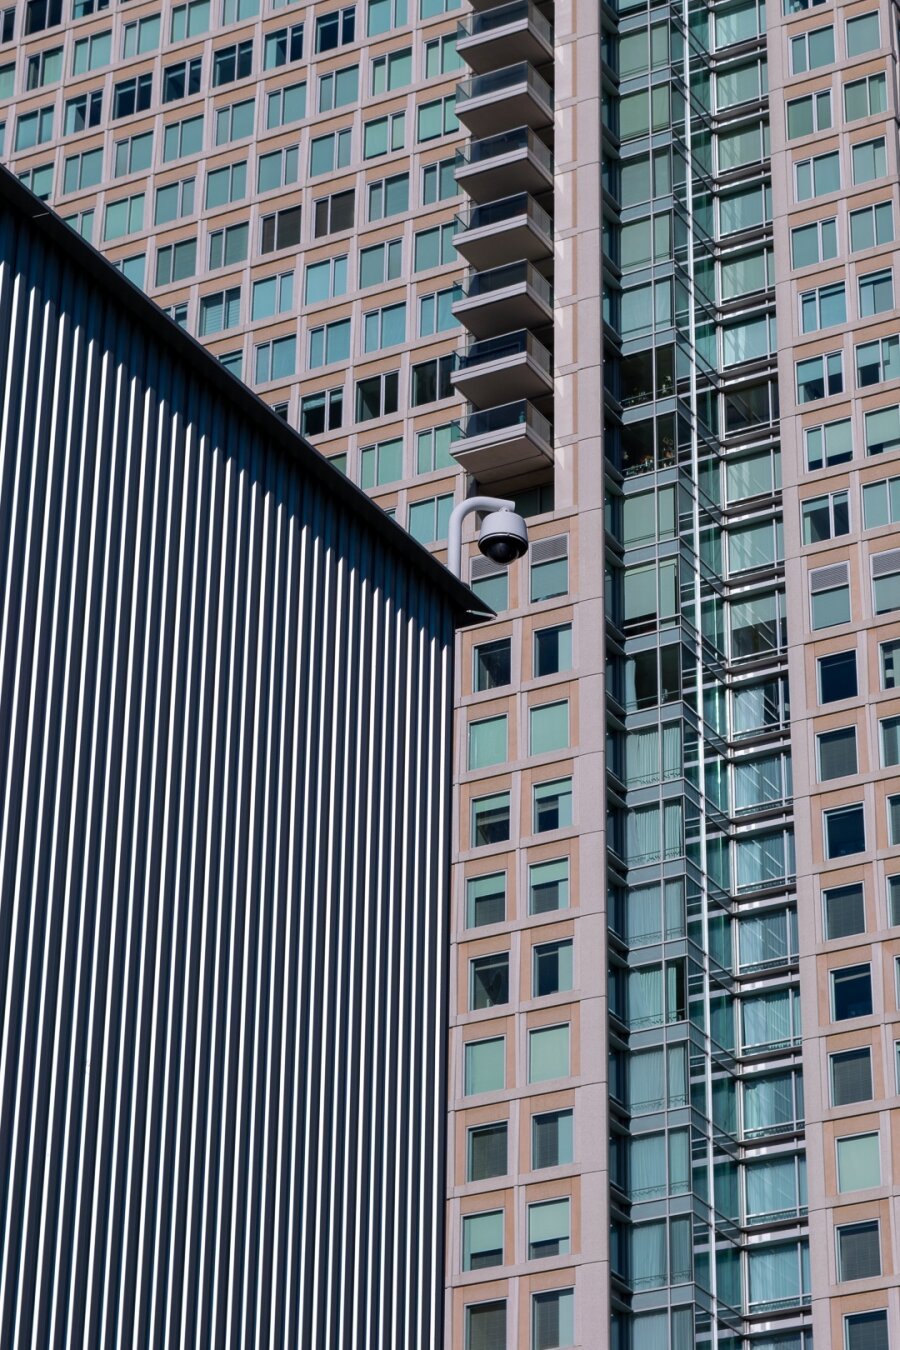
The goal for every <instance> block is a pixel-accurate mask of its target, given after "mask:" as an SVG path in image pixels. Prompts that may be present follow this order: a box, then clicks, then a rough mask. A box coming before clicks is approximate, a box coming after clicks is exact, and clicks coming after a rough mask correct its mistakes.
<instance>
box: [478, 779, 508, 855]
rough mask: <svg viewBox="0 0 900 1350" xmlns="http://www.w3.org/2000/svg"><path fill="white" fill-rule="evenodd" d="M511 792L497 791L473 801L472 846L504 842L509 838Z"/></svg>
mask: <svg viewBox="0 0 900 1350" xmlns="http://www.w3.org/2000/svg"><path fill="white" fill-rule="evenodd" d="M509 827H510V817H509V793H508V792H495V793H494V794H493V795H492V796H490V797H476V798H475V800H474V801H473V802H472V847H473V848H480V847H481V846H482V845H483V844H502V843H503V842H504V841H505V840H507V839H508V838H509Z"/></svg>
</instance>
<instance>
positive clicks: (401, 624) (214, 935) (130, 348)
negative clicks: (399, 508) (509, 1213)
mask: <svg viewBox="0 0 900 1350" xmlns="http://www.w3.org/2000/svg"><path fill="white" fill-rule="evenodd" d="M0 172H2V171H0ZM0 381H2V384H0V888H2V891H0V1092H2V1097H0V1345H3V1346H15V1347H17V1350H23V1348H24V1347H44V1346H52V1347H54V1350H55V1347H61V1346H73V1347H82V1346H91V1347H94V1346H110V1347H112V1346H121V1347H135V1346H154V1347H155V1346H166V1347H173V1346H187V1347H194V1346H196V1347H201V1346H216V1347H218V1346H227V1347H232V1346H240V1347H250V1346H260V1347H262V1346H265V1347H273V1348H274V1347H287V1346H290V1347H303V1350H320V1348H321V1350H330V1348H331V1347H336V1348H339V1350H350V1348H351V1347H352V1348H353V1350H357V1348H358V1350H369V1348H370V1347H387V1348H389V1350H395V1348H396V1350H401V1348H402V1350H413V1348H414V1347H432V1346H437V1345H438V1344H439V1341H440V1335H441V1332H440V1308H441V1287H442V1278H443V1195H444V1177H443V1161H442V1154H443V1147H444V1130H445V1123H444V1072H445V1056H444V1035H445V1014H446V1007H445V1004H446V980H447V970H446V955H445V952H446V925H447V904H448V898H447V876H448V857H449V837H448V823H449V802H450V797H449V773H450V754H449V744H448V741H449V734H450V709H451V700H452V668H451V667H452V641H453V631H454V626H455V624H456V623H457V622H459V621H460V618H461V616H462V615H463V613H464V611H465V610H466V608H467V607H468V606H470V605H471V606H475V605H477V602H476V601H475V598H474V597H473V596H472V595H471V593H470V592H468V591H466V590H465V588H463V587H462V586H460V585H458V584H457V583H455V582H453V581H452V580H451V579H450V578H448V577H447V575H446V573H444V572H443V569H440V568H439V566H438V564H437V563H436V562H434V560H433V559H431V558H430V557H429V556H428V555H427V554H426V553H425V552H424V551H423V550H421V549H419V548H418V546H417V545H415V544H414V543H412V542H411V541H409V540H408V539H407V537H406V536H405V535H404V534H403V533H402V531H400V530H399V529H398V528H397V527H395V526H394V525H393V524H392V522H390V521H388V520H386V519H385V518H384V517H383V516H382V515H381V513H380V512H379V511H378V508H377V507H375V506H373V505H372V504H371V503H370V502H368V500H367V499H365V498H364V497H363V496H362V495H361V494H359V493H357V492H356V490H355V489H353V488H352V487H351V486H350V485H348V484H346V483H345V482H344V481H343V480H342V479H341V477H340V475H339V474H337V473H336V472H334V471H332V469H331V467H330V466H328V465H325V464H324V463H323V462H322V461H321V460H320V459H319V457H318V456H316V455H315V452H314V451H312V450H310V449H309V448H308V447H306V446H305V445H303V443H302V442H300V441H299V440H298V439H297V438H296V437H294V436H293V435H292V433H291V432H290V431H289V430H288V429H287V428H284V427H282V425H281V424H280V423H279V422H278V419H277V418H275V417H274V415H270V414H269V413H268V411H267V410H265V409H264V408H263V406H262V405H261V404H260V403H259V402H258V401H257V400H256V399H255V398H254V397H253V395H251V394H249V393H248V392H246V391H245V390H244V389H243V387H242V386H239V385H238V382H237V381H234V380H232V379H231V377H230V376H229V375H227V373H226V372H223V371H221V370H220V369H219V367H218V364H217V363H216V362H215V361H214V360H213V359H212V358H211V357H209V355H208V354H207V353H204V352H202V351H201V349H200V348H199V347H197V346H196V344H194V343H193V342H192V341H191V339H190V338H188V337H186V336H185V335H184V334H182V333H180V332H179V331H178V330H176V329H175V328H174V326H173V325H170V324H169V323H168V321H167V320H166V319H164V318H163V317H162V316H160V315H159V313H158V311H155V309H154V307H153V306H151V305H150V303H149V302H148V301H145V300H144V299H143V297H141V296H140V295H139V294H138V293H137V292H136V291H134V290H133V289H132V288H130V287H129V285H128V283H127V282H125V281H124V280H122V279H121V278H120V277H119V276H118V274H116V273H114V272H113V271H112V270H111V269H110V268H109V267H108V266H107V265H106V264H105V263H104V262H103V261H102V260H101V259H100V258H99V255H96V254H94V253H93V251H92V250H90V249H88V248H87V246H85V245H83V244H82V242H81V241H80V240H79V239H77V238H76V237H75V236H74V235H70V233H69V231H68V229H67V227H65V226H63V225H61V224H59V223H58V222H57V221H56V220H55V219H53V218H52V217H48V216H47V213H46V208H45V207H44V206H43V205H42V204H41V203H39V202H37V201H36V200H35V199H34V198H31V197H30V196H29V194H27V193H25V192H24V190H23V189H21V188H20V187H19V185H18V184H16V183H15V182H14V180H12V179H10V177H9V176H8V175H7V174H5V172H2V177H0Z"/></svg>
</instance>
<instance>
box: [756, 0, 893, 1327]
mask: <svg viewBox="0 0 900 1350" xmlns="http://www.w3.org/2000/svg"><path fill="white" fill-rule="evenodd" d="M874 14H877V15H878V19H879V22H880V35H879V40H878V42H877V43H876V44H875V45H874V48H873V49H872V50H867V51H865V52H864V53H860V54H858V55H854V54H853V52H852V51H851V50H850V49H849V46H848V43H849V42H850V40H851V39H850V38H849V36H848V27H847V25H848V24H851V23H852V22H853V21H854V20H857V19H859V18H861V17H862V18H864V17H865V16H871V15H874ZM770 16H771V18H770V33H769V79H770V96H771V109H772V114H771V120H772V163H773V214H774V247H775V266H776V285H777V314H778V325H779V347H780V356H779V385H780V391H781V412H782V423H781V428H782V462H783V471H784V535H785V574H786V580H787V603H788V614H789V625H788V632H789V641H790V657H789V661H790V687H791V714H792V736H791V746H792V759H793V773H794V818H795V834H796V851H797V911H798V921H799V947H800V986H801V1007H802V1025H803V1073H804V1093H805V1105H806V1157H807V1170H808V1177H809V1243H810V1268H811V1272H812V1286H811V1288H812V1328H813V1343H814V1345H815V1346H816V1347H819V1346H828V1347H834V1348H835V1350H845V1347H847V1346H848V1345H849V1344H851V1341H850V1340H849V1338H850V1337H851V1336H852V1335H853V1334H854V1332H853V1326H852V1325H851V1324H848V1323H847V1321H846V1319H847V1317H848V1316H849V1315H852V1314H858V1313H862V1312H867V1311H870V1310H878V1309H886V1310H887V1314H888V1316H887V1326H888V1335H889V1339H890V1344H891V1345H893V1344H894V1342H895V1340H896V1339H897V1337H898V1335H900V1279H898V1251H900V1248H898V1240H900V1238H898V1231H897V1222H898V1214H900V1211H898V1209H897V1195H898V1191H900V1172H898V1170H897V1157H898V1154H897V1138H896V1136H897V1128H898V1120H900V1114H898V1104H900V1098H898V1091H900V1078H898V1073H900V1061H898V1051H897V1042H898V1040H900V1022H898V1020H897V1019H898V1011H900V1003H898V993H900V988H898V985H897V980H896V968H895V965H894V961H895V956H896V954H897V952H898V951H900V942H898V939H897V937H896V932H897V930H896V927H895V925H896V923H897V922H898V921H900V913H897V912H896V911H895V912H894V913H893V914H892V912H891V908H890V899H889V891H888V884H887V878H888V876H890V875H891V874H892V873H894V872H896V870H897V851H896V843H900V840H897V841H895V843H894V844H892V843H891V841H890V839H889V828H888V825H889V822H888V815H887V812H888V807H887V798H888V797H889V796H890V795H891V793H893V792H896V791H897V789H898V786H900V779H898V776H897V769H896V767H895V766H891V765H890V764H888V763H886V761H885V759H884V756H883V751H882V743H881V735H880V732H879V721H880V719H881V718H883V717H885V716H889V715H890V714H892V713H895V712H896V710H897V706H898V702H897V696H896V691H893V690H891V689H888V688H885V687H884V682H883V679H882V677H881V672H880V661H879V644H880V643H883V642H885V641H889V640H891V639H892V638H893V637H895V636H896V634H897V632H898V624H897V621H896V616H895V615H893V614H890V613H885V614H884V615H883V616H881V615H879V614H877V613H876V612H875V609H874V604H873V581H872V570H871V569H872V560H873V558H874V557H875V556H876V555H878V554H879V553H881V552H883V551H884V550H889V549H891V548H892V547H896V546H897V543H898V538H900V536H898V529H897V525H896V524H885V525H883V526H876V527H871V526H869V525H867V523H866V518H865V510H866V508H865V506H864V496H863V493H864V488H865V486H866V485H867V484H870V483H873V482H876V481H878V480H881V479H884V478H888V477H890V476H891V464H892V462H894V460H895V458H896V457H895V456H894V455H891V454H886V455H885V456H884V457H883V458H878V459H872V458H871V457H870V455H871V453H872V451H871V450H868V451H867V423H866V416H867V414H869V413H871V412H872V411H874V410H878V409H883V408H888V407H892V406H896V405H897V402H898V397H900V396H898V392H897V391H898V388H900V385H898V383H897V377H898V375H900V371H897V372H894V373H893V375H890V374H889V375H887V376H885V375H882V377H881V378H880V379H878V380H877V381H876V382H874V383H872V384H871V385H869V384H865V383H863V382H862V381H861V379H860V371H859V370H858V369H857V347H858V344H861V343H868V342H873V341H875V340H876V339H879V338H882V337H888V336H890V335H891V334H896V333H897V331H898V328H900V320H898V305H897V302H898V300H900V294H898V295H895V294H894V293H893V291H892V292H891V294H890V296H889V300H888V302H887V303H886V305H885V308H884V311H883V312H880V313H878V314H871V313H866V308H867V306H866V303H865V300H864V297H863V296H862V295H861V292H860V280H861V279H864V278H866V277H868V276H870V275H871V274H873V273H876V272H878V271H879V270H882V269H883V270H885V271H886V273H887V276H888V277H891V278H893V286H894V287H896V286H897V281H896V266H897V261H898V256H900V253H898V249H897V244H896V238H897V237H898V235H897V225H896V223H895V224H894V227H893V229H892V230H891V237H890V238H889V239H885V241H884V242H883V243H878V242H877V241H876V240H872V241H871V243H870V244H869V246H868V247H867V246H865V245H864V243H863V244H861V242H860V240H859V239H854V237H853V234H852V232H851V231H852V230H853V229H855V225H854V222H855V221H858V220H860V219H861V217H860V215H858V214H857V215H854V213H861V212H862V211H863V209H864V208H874V207H876V206H877V205H878V204H883V203H887V204H889V210H890V212H891V214H892V218H893V220H894V222H896V221H897V219H898V215H897V211H898V202H900V189H898V167H897V148H898V137H897V108H898V104H897V97H898V95H897V89H898V78H897V57H898V50H897V26H896V11H895V10H894V8H893V7H892V6H889V5H871V4H859V3H856V4H843V5H836V6H830V5H829V6H819V7H816V8H814V9H811V10H809V11H806V12H803V13H797V14H794V15H791V16H789V17H782V16H781V15H779V14H778V13H777V12H774V11H773V10H772V9H771V7H770ZM826 23H827V24H833V26H834V42H835V53H834V54H835V60H834V62H833V63H830V64H828V65H827V66H825V67H824V68H822V69H821V70H816V71H815V72H812V73H811V74H809V75H808V76H804V77H797V76H794V75H792V74H791V72H790V45H789V44H790V43H791V40H792V39H793V38H795V37H796V36H798V35H800V34H802V33H804V32H807V31H812V30H815V29H817V28H821V27H822V26H823V25H825V24H826ZM873 75H875V76H879V75H883V76H884V77H885V84H886V89H887V97H886V100H885V106H884V110H883V111H877V110H873V111H872V113H871V114H870V115H869V116H863V117H858V116H856V117H852V118H851V117H849V116H848V114H849V113H850V112H851V109H850V108H849V107H848V103H847V99H848V97H850V96H848V94H847V92H846V91H847V86H848V84H850V83H851V82H854V81H860V80H862V79H864V78H866V77H871V76H873ZM816 91H824V92H827V93H829V94H830V99H831V107H832V109H833V112H832V121H833V127H832V128H831V129H829V130H827V131H824V132H822V133H820V134H816V135H813V136H811V137H806V138H803V137H795V138H790V136H789V128H788V126H787V123H786V104H787V101H788V100H790V99H793V98H795V97H797V96H800V95H803V94H806V93H809V92H816ZM880 138H883V140H884V162H883V166H881V165H879V166H878V167H879V168H882V171H881V172H877V173H875V174H874V175H871V176H870V174H869V170H868V168H866V167H864V166H862V164H861V163H858V162H857V161H856V160H855V158H854V147H857V146H859V145H861V144H864V143H866V142H871V141H877V140H879V139H880ZM831 151H834V152H836V153H837V155H838V156H839V161H840V187H839V188H838V189H837V190H835V191H833V192H831V193H825V194H823V195H821V196H817V197H815V199H814V200H807V201H798V199H797V197H798V193H797V179H796V172H797V170H796V165H797V163H798V162H799V161H802V160H804V159H805V158H807V157H809V156H810V155H812V154H815V155H819V154H822V153H823V152H824V153H829V152H831ZM827 220H836V229H837V256H836V257H835V258H834V260H833V262H830V263H828V264H827V265H822V266H820V267H813V268H810V267H802V268H799V269H798V268H795V267H794V266H793V264H792V236H791V231H792V230H793V229H796V228H797V227H798V226H802V225H804V224H806V223H807V222H811V221H827ZM835 282H837V283H842V284H844V286H845V288H846V304H847V319H846V323H843V324H841V325H840V326H839V327H838V328H833V329H831V330H830V331H829V332H828V333H827V334H826V333H822V334H816V335H812V334H809V335H805V334H804V333H803V332H802V331H801V313H802V311H801V300H800V296H801V294H803V293H804V292H806V291H808V289H809V288H810V287H813V286H815V287H818V286H820V285H826V284H828V283H835ZM826 352H827V353H831V352H840V353H841V354H842V357H843V389H842V391H841V392H835V393H834V394H832V395H830V396H826V397H825V398H819V399H814V400H812V401H811V402H808V403H799V402H798V396H797V372H796V363H797V362H798V361H801V360H803V359H805V358H806V357H808V356H812V355H818V354H819V353H826ZM844 419H849V422H850V438H849V439H850V444H851V445H852V454H850V455H848V456H846V458H841V459H839V461H838V462H836V463H833V464H828V463H825V464H817V463H816V462H815V461H814V460H813V461H812V462H811V461H810V457H809V441H808V437H809V433H810V432H811V431H812V432H813V435H814V436H815V434H816V432H815V429H816V428H818V427H820V426H822V425H823V424H825V423H833V422H838V421H841V420H844ZM833 493H839V494H840V493H843V494H846V500H847V502H848V506H849V532H848V533H843V534H840V535H836V536H834V537H832V538H830V539H824V540H822V541H820V542H812V541H811V540H810V539H809V537H808V536H807V537H804V528H803V519H802V511H803V504H804V503H805V502H809V501H810V500H812V499H815V498H821V497H823V496H824V495H825V494H833ZM833 565H837V566H841V565H846V566H847V571H848V575H847V584H848V585H849V611H848V613H847V616H846V621H845V622H839V623H838V624H836V625H834V624H832V625H828V626H825V627H819V628H817V627H815V626H814V624H815V622H816V619H815V615H814V612H813V610H812V607H811V605H812V590H811V585H814V584H815V583H814V581H813V579H812V578H811V573H812V572H814V569H818V568H824V567H829V566H833ZM840 653H848V654H853V655H855V659H856V684H857V689H856V692H855V693H852V692H850V693H849V694H848V695H847V696H845V697H841V698H838V699H826V698H825V697H823V688H822V683H821V680H822V674H821V668H820V664H819V663H820V661H821V660H822V658H828V657H829V656H833V655H835V654H840ZM826 678H827V677H826ZM824 692H826V693H827V691H824ZM851 728H852V729H853V730H855V744H856V765H855V768H854V767H853V766H852V765H849V764H848V765H847V769H848V772H847V776H846V777H837V778H830V777H827V778H826V777H825V773H827V772H828V770H827V768H826V769H825V770H824V771H823V765H822V761H821V742H820V741H819V739H818V738H819V737H821V736H822V734H823V733H825V734H826V735H827V734H828V733H830V732H835V731H839V730H841V729H851ZM857 803H861V804H862V806H863V823H864V839H863V840H861V843H862V847H861V848H860V849H859V851H858V852H856V851H854V852H850V853H848V854H846V855H844V856H837V857H835V856H829V854H830V853H833V850H830V849H829V843H828V837H827V828H828V827H827V821H828V819H829V817H828V816H827V815H826V813H827V812H830V811H833V810H834V809H835V808H840V807H844V806H847V805H851V804H853V805H855V804H857ZM856 886H861V887H862V914H863V916H864V917H863V918H862V919H861V920H860V921H857V923H854V924H851V925H850V927H851V928H853V929H856V930H857V931H853V932H850V933H847V934H846V935H837V936H835V935H834V934H831V935H830V934H829V928H828V922H829V920H828V917H827V913H826V909H825V905H826V896H829V897H830V896H831V894H832V893H833V892H835V891H836V890H837V889H838V888H851V887H856ZM854 967H858V968H860V969H868V970H869V971H870V972H871V1013H870V1014H869V1015H859V1016H851V1017H849V1018H848V1017H847V1015H846V1013H845V1012H842V1009H841V1008H840V1007H838V1006H836V1004H835V997H836V994H835V984H834V975H835V972H838V973H839V972H841V971H843V970H845V969H852V968H854ZM840 978H841V976H840V974H838V979H840ZM851 1011H853V1009H851ZM866 1049H868V1051H869V1063H870V1067H871V1086H870V1090H869V1091H868V1092H866V1090H865V1088H864V1087H863V1088H862V1089H860V1092H859V1099H858V1100H855V1101H852V1102H847V1103H846V1104H839V1102H836V1100H835V1094H836V1088H835V1083H834V1074H835V1073H836V1072H837V1071H838V1070H837V1069H836V1068H835V1064H836V1061H835V1060H834V1058H833V1057H834V1056H840V1055H841V1054H842V1053H845V1052H848V1051H857V1052H860V1051H864V1050H866ZM840 1063H841V1061H840V1060H838V1061H837V1064H838V1065H839V1064H840ZM854 1095H855V1094H854ZM867 1134H872V1135H877V1138H878V1144H877V1152H878V1156H879V1159H880V1168H879V1173H880V1175H879V1178H878V1184H877V1185H869V1186H867V1187H866V1188H865V1189H863V1190H859V1189H856V1188H853V1187H848V1183H847V1182H846V1181H845V1182H844V1183H843V1188H842V1184H841V1180H840V1179H839V1176H838V1170H837V1167H838V1161H837V1160H838V1143H837V1141H838V1140H843V1139H845V1138H848V1137H850V1136H864V1135H867ZM872 1221H875V1222H877V1224H878V1229H877V1232H878V1249H879V1255H880V1261H879V1267H878V1269H879V1271H880V1273H877V1272H875V1271H871V1270H870V1271H869V1272H868V1273H867V1275H866V1278H865V1279H858V1278H857V1279H854V1278H853V1271H848V1270H846V1269H842V1266H841V1260H840V1250H841V1249H840V1245H839V1234H840V1232H841V1231H842V1230H843V1229H844V1228H845V1226H847V1225H854V1224H862V1223H866V1222H872ZM879 1343H880V1342H879Z"/></svg>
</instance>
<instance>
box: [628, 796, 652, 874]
mask: <svg viewBox="0 0 900 1350" xmlns="http://www.w3.org/2000/svg"><path fill="white" fill-rule="evenodd" d="M626 855H627V858H628V862H629V863H632V864H633V863H638V862H651V861H653V860H655V859H657V858H658V857H659V807H658V806H642V807H638V809H637V810H635V811H629V813H628V826H627V842H626Z"/></svg>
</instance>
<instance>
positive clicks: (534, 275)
mask: <svg viewBox="0 0 900 1350" xmlns="http://www.w3.org/2000/svg"><path fill="white" fill-rule="evenodd" d="M522 285H527V286H530V287H531V289H532V290H533V291H534V293H535V295H536V296H537V297H538V299H539V300H542V301H543V302H544V304H546V305H552V304H553V287H552V286H551V285H550V282H549V281H548V280H547V278H546V277H545V276H542V275H541V273H540V272H539V271H538V270H537V268H536V267H535V266H533V264H532V263H529V262H513V263H504V265H503V266H502V267H490V268H488V270H487V271H486V272H471V273H470V274H469V275H468V276H467V277H466V279H465V281H464V282H463V284H462V288H461V289H462V294H463V296H464V297H465V298H466V299H467V300H474V299H475V298H476V297H477V296H480V295H490V294H491V293H492V292H494V291H503V290H506V289H507V287H509V286H522Z"/></svg>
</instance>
